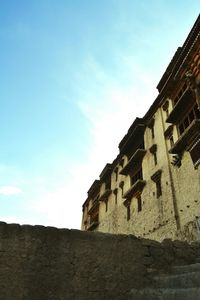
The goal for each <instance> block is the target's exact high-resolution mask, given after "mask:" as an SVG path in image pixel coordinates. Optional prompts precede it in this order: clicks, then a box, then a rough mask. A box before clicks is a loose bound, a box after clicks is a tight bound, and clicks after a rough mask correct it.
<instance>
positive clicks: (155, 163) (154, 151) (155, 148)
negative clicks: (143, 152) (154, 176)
mask: <svg viewBox="0 0 200 300" xmlns="http://www.w3.org/2000/svg"><path fill="white" fill-rule="evenodd" d="M149 151H150V152H151V153H152V154H153V159H154V165H155V166H156V165H157V163H158V161H157V145H156V144H153V145H152V146H151V148H150V149H149Z"/></svg>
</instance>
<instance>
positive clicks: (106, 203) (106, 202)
mask: <svg viewBox="0 0 200 300" xmlns="http://www.w3.org/2000/svg"><path fill="white" fill-rule="evenodd" d="M105 205H106V212H107V211H108V200H106V201H105Z"/></svg>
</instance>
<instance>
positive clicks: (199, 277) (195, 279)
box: [153, 272, 200, 288]
mask: <svg viewBox="0 0 200 300" xmlns="http://www.w3.org/2000/svg"><path fill="white" fill-rule="evenodd" d="M153 280H154V286H155V287H156V288H186V287H187V288H195V287H200V272H189V273H183V274H180V273H178V274H168V275H163V274H161V275H157V276H154V277H153Z"/></svg>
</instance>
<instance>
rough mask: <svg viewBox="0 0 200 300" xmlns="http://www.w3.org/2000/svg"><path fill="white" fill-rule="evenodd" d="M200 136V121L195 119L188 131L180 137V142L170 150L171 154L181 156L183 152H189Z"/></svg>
mask: <svg viewBox="0 0 200 300" xmlns="http://www.w3.org/2000/svg"><path fill="white" fill-rule="evenodd" d="M199 136H200V120H199V119H195V120H193V121H192V123H191V124H190V125H189V126H188V127H187V128H186V130H185V131H184V132H183V133H182V135H181V136H180V137H179V139H178V141H177V142H176V143H175V144H174V146H173V147H172V148H171V149H170V150H169V153H171V154H180V153H182V152H183V151H185V150H186V151H187V150H188V149H189V147H191V146H192V143H193V142H194V141H195V140H196V139H197V138H198V137H199Z"/></svg>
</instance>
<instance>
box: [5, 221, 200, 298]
mask: <svg viewBox="0 0 200 300" xmlns="http://www.w3.org/2000/svg"><path fill="white" fill-rule="evenodd" d="M199 255H200V245H199V244H198V243H193V244H191V245H188V244H187V243H184V242H179V241H174V242H172V241H170V240H165V241H163V243H161V244H160V243H158V242H155V241H151V240H144V239H137V238H135V237H134V236H133V235H111V234H103V233H98V232H96V233H93V232H82V231H78V230H67V229H56V228H53V227H43V226H29V225H23V226H20V225H17V224H6V223H3V222H2V223H0V300H13V299H15V300H51V299H52V300H71V299H73V300H79V299H81V300H93V299H95V300H98V299H118V300H121V299H127V296H126V295H127V293H128V292H129V291H130V289H131V288H142V287H145V286H147V285H149V284H151V280H150V277H149V276H148V271H149V270H150V269H169V268H170V266H171V265H174V264H185V263H190V262H193V261H194V259H195V258H196V257H198V256H199Z"/></svg>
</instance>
